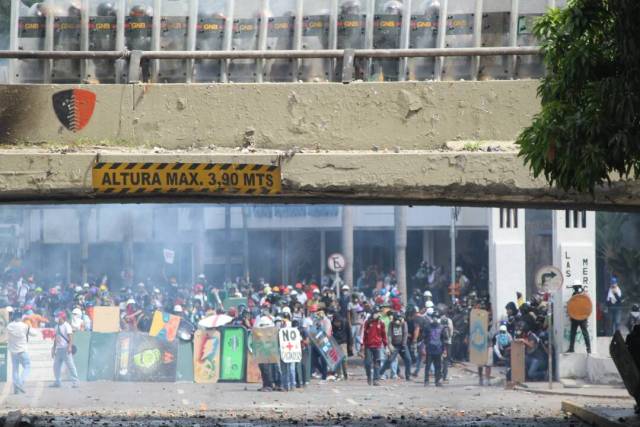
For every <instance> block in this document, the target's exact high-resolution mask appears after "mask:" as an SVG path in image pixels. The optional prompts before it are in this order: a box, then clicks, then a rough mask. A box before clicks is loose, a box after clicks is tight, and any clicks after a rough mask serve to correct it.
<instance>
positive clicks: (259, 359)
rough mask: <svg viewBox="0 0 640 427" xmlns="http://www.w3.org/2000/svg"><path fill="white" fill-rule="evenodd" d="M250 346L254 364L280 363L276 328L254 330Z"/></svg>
mask: <svg viewBox="0 0 640 427" xmlns="http://www.w3.org/2000/svg"><path fill="white" fill-rule="evenodd" d="M251 345H252V350H253V356H254V360H255V361H256V363H280V349H279V348H278V328H275V327H269V328H254V329H253V330H252V332H251Z"/></svg>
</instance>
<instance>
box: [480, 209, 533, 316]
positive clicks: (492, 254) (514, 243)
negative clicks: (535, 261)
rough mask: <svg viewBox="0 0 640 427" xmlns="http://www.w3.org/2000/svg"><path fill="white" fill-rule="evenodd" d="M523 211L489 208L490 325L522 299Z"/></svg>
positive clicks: (525, 285) (525, 286)
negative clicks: (517, 300) (517, 299)
mask: <svg viewBox="0 0 640 427" xmlns="http://www.w3.org/2000/svg"><path fill="white" fill-rule="evenodd" d="M524 215H525V211H524V209H510V208H499V209H498V208H493V209H491V210H490V218H489V294H490V296H491V308H492V310H493V313H492V314H493V323H494V325H497V324H498V323H499V322H500V320H501V319H503V318H504V317H505V316H506V310H505V306H506V305H507V303H509V302H510V301H514V302H515V301H516V292H520V293H522V295H523V296H524V295H526V288H527V282H526V254H525V233H524V231H525V217H524Z"/></svg>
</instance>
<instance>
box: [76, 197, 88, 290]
mask: <svg viewBox="0 0 640 427" xmlns="http://www.w3.org/2000/svg"><path fill="white" fill-rule="evenodd" d="M76 213H77V215H78V228H79V233H78V235H79V236H80V280H81V281H82V283H87V282H88V281H89V271H88V263H89V216H90V215H91V209H90V208H85V207H80V208H78V209H77V210H76Z"/></svg>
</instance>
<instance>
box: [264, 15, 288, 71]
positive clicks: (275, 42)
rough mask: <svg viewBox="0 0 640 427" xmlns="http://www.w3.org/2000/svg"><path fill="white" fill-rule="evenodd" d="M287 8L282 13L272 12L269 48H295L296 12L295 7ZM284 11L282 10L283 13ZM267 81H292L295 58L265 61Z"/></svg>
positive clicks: (268, 40)
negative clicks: (294, 28)
mask: <svg viewBox="0 0 640 427" xmlns="http://www.w3.org/2000/svg"><path fill="white" fill-rule="evenodd" d="M290 6H291V8H290V9H288V10H285V11H284V13H282V15H278V16H272V15H273V14H271V13H270V16H269V18H268V27H267V50H291V49H293V26H294V21H295V14H294V10H293V7H295V5H294V4H291V5H290ZM281 12H282V11H280V13H281ZM263 73H264V78H265V81H269V82H290V81H292V80H293V60H291V59H272V60H268V61H266V63H265V69H264V71H263Z"/></svg>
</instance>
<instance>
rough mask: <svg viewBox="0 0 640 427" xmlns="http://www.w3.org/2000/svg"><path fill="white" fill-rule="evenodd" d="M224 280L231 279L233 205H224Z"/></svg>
mask: <svg viewBox="0 0 640 427" xmlns="http://www.w3.org/2000/svg"><path fill="white" fill-rule="evenodd" d="M224 240H225V242H226V245H225V251H224V281H225V282H227V281H230V280H231V206H229V205H227V206H225V207H224Z"/></svg>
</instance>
